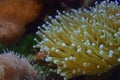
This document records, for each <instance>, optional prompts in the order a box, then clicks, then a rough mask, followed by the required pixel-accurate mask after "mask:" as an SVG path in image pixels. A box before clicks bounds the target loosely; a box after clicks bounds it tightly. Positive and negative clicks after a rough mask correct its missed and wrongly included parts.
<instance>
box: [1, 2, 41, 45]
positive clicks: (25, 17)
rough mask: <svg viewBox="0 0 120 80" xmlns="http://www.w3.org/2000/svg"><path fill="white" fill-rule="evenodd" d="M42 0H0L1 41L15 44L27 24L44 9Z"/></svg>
mask: <svg viewBox="0 0 120 80" xmlns="http://www.w3.org/2000/svg"><path fill="white" fill-rule="evenodd" d="M42 6H43V4H42V1H41V2H38V1H37V0H0V43H3V44H7V45H9V44H14V43H16V42H17V41H18V39H19V38H20V37H21V35H23V33H24V32H25V25H26V24H28V23H30V22H31V21H33V20H34V19H36V18H37V16H38V15H39V13H40V12H41V11H42Z"/></svg>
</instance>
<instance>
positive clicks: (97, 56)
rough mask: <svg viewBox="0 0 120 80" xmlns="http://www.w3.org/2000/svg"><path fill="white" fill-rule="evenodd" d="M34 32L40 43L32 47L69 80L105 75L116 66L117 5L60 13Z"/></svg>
mask: <svg viewBox="0 0 120 80" xmlns="http://www.w3.org/2000/svg"><path fill="white" fill-rule="evenodd" d="M42 27H43V28H44V29H42V28H40V27H39V28H40V30H39V31H38V32H37V34H38V35H39V37H40V38H41V39H42V41H41V42H40V41H38V40H37V39H35V40H36V41H37V43H38V44H37V45H35V46H34V47H36V48H40V51H41V52H44V51H46V52H47V54H48V56H47V58H46V59H45V60H46V61H47V62H53V63H54V64H56V65H57V66H58V67H57V73H58V74H60V75H61V76H64V79H65V80H66V79H69V78H72V77H76V76H79V75H93V74H101V73H103V72H106V71H108V70H110V69H112V68H113V67H115V66H117V65H119V64H120V6H119V5H118V3H117V2H110V1H103V2H101V3H100V4H98V3H97V2H96V3H95V7H90V9H89V10H86V9H84V10H81V9H79V10H71V11H70V12H65V11H63V13H60V12H59V11H58V15H56V16H55V18H52V17H51V16H49V22H46V24H43V26H42Z"/></svg>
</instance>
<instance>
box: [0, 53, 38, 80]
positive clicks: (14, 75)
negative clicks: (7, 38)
mask: <svg viewBox="0 0 120 80" xmlns="http://www.w3.org/2000/svg"><path fill="white" fill-rule="evenodd" d="M0 80H40V79H39V77H38V76H37V73H36V72H35V70H34V69H33V67H32V66H31V65H30V63H29V61H28V60H27V59H26V58H24V57H21V56H20V55H18V54H17V53H14V52H13V51H7V52H4V53H2V54H0Z"/></svg>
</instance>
